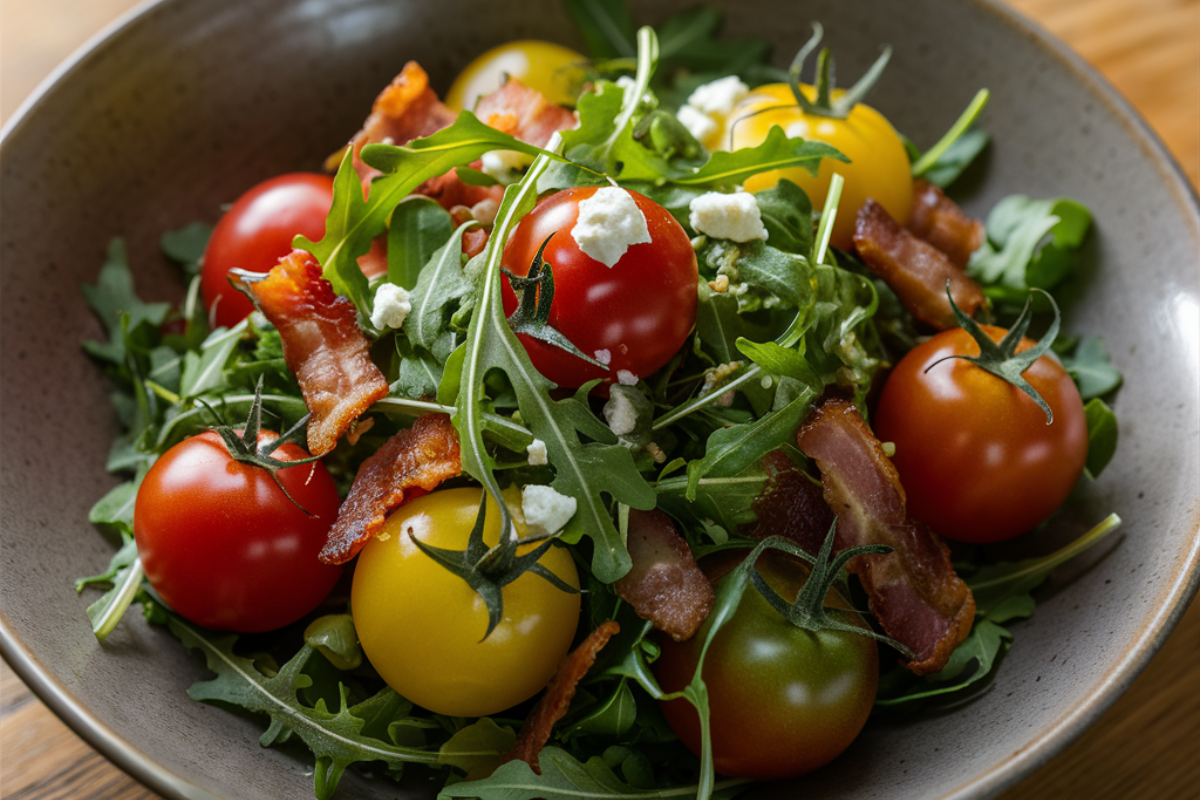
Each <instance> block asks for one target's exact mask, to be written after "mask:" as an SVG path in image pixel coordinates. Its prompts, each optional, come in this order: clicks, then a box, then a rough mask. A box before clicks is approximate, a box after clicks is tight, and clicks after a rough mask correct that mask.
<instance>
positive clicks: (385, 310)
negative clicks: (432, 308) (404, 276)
mask: <svg viewBox="0 0 1200 800" xmlns="http://www.w3.org/2000/svg"><path fill="white" fill-rule="evenodd" d="M410 311H412V302H411V301H410V300H409V296H408V290H407V289H405V288H404V287H403V286H397V285H396V284H394V283H382V284H380V285H379V288H378V289H376V290H375V303H374V304H373V305H372V307H371V324H372V325H374V326H375V327H376V328H378V329H379V330H381V331H382V330H387V329H388V328H393V329H394V328H399V327H400V326H401V325H403V324H404V320H405V319H406V318H407V317H408V312H410Z"/></svg>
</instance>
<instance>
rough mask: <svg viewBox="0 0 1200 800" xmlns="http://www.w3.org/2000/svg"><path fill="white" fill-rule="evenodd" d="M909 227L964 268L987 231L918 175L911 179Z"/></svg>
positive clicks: (952, 261) (959, 266)
mask: <svg viewBox="0 0 1200 800" xmlns="http://www.w3.org/2000/svg"><path fill="white" fill-rule="evenodd" d="M908 229H909V230H910V231H912V232H913V233H914V234H916V235H917V236H918V237H920V238H921V239H924V240H925V241H927V242H929V243H930V244H931V245H933V246H934V247H936V248H937V249H938V250H941V251H942V252H943V253H945V255H946V258H948V259H950V263H951V264H953V265H954V266H955V267H957V268H958V269H960V270H962V269H966V268H967V261H969V260H970V258H971V253H974V252H975V251H976V250H978V249H979V246H980V245H982V244H983V237H984V236H985V235H986V230H985V229H984V227H983V223H982V222H980V221H979V220H977V219H973V218H971V217H968V216H967V215H966V214H964V213H963V210H962V209H961V208H959V207H958V203H955V202H954V201H953V200H951V199H950V198H949V197H946V195H945V194H944V193H943V192H942V190H941V189H939V188H938V187H937V186H934V185H933V184H932V183H930V182H929V181H926V180H920V179H918V180H916V181H913V204H912V215H911V216H910V217H909V218H908ZM955 302H957V301H955Z"/></svg>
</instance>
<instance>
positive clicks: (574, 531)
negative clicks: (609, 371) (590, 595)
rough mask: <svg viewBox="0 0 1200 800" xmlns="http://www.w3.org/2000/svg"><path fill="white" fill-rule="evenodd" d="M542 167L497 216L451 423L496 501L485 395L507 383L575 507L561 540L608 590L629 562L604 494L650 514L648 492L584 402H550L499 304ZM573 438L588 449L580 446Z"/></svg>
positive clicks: (539, 164) (466, 462)
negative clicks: (586, 541)
mask: <svg viewBox="0 0 1200 800" xmlns="http://www.w3.org/2000/svg"><path fill="white" fill-rule="evenodd" d="M548 164H549V159H548V158H546V157H539V158H537V159H536V160H535V161H534V163H533V165H532V166H531V167H530V168H529V171H528V173H526V176H525V178H523V179H522V180H521V181H520V182H519V183H516V184H514V185H512V186H510V187H509V188H508V190H507V191H506V192H505V193H504V200H503V202H502V203H501V204H500V210H499V211H498V212H497V215H496V224H495V227H494V229H493V231H492V235H491V237H490V238H489V240H488V246H487V250H486V251H485V254H486V265H485V268H484V270H485V271H484V274H483V277H482V283H481V285H480V287H479V289H478V292H479V294H478V300H477V307H476V309H475V312H474V316H473V317H472V319H471V327H470V330H469V332H468V336H467V342H466V345H465V348H464V356H463V362H462V371H461V374H460V375H459V376H458V385H459V386H460V387H461V388H460V389H459V391H458V393H457V399H456V407H457V412H456V414H455V417H454V423H455V427H456V428H457V429H458V432H459V436H460V438H461V439H462V454H463V469H464V470H465V471H466V472H468V473H469V474H470V475H471V476H472V477H474V478H475V479H476V480H478V481H479V482H480V483H482V484H483V485H484V487H485V488H487V490H488V491H489V492H490V493H491V494H493V496H495V497H497V498H498V497H499V495H500V490H499V484H498V483H497V481H496V478H495V475H494V474H493V470H494V469H495V462H494V461H493V459H492V458H491V456H489V455H488V454H487V451H486V450H485V448H484V443H483V437H484V428H485V423H484V413H483V412H484V392H485V389H486V386H487V383H486V381H487V376H488V374H489V373H491V372H493V371H498V372H500V373H502V374H503V375H504V376H505V377H506V378H507V380H508V382H509V383H510V384H511V386H512V388H513V391H514V392H515V394H516V396H517V402H518V405H519V407H520V410H521V416H522V417H523V418H524V419H525V420H526V421H527V422H528V424H529V427H530V429H531V430H532V432H533V435H534V436H535V437H536V438H538V439H541V440H542V441H543V442H545V443H546V450H547V453H548V457H549V462H550V464H551V465H552V466H553V467H554V470H555V478H554V480H553V481H552V482H551V484H550V485H551V486H552V487H553V488H554V489H555V490H556V491H558V492H560V493H562V494H565V495H569V496H571V497H574V498H575V499H576V500H577V501H578V504H579V507H578V510H577V511H576V513H575V515H574V516H573V517H572V518H571V521H570V523H568V525H567V530H566V533H565V534H564V536H565V538H566V540H567V541H573V540H574V541H577V540H578V538H579V537H581V536H588V537H589V538H591V539H592V540H593V542H594V543H595V548H594V551H593V555H592V571H593V572H594V573H595V574H596V576H597V577H598V578H600V579H601V580H603V581H605V582H607V583H611V582H612V581H614V580H616V579H617V578H619V577H620V576H621V575H624V574H625V573H626V572H627V571H628V570H629V567H630V564H631V562H630V559H629V552H628V551H627V550H626V548H625V543H624V541H623V540H622V538H621V535H620V532H619V531H618V530H617V528H616V525H615V524H614V523H613V520H612V514H611V512H610V511H609V509H608V507H607V505H606V503H605V495H608V496H611V497H612V498H613V499H614V500H616V501H618V502H622V503H625V504H626V505H629V506H631V507H633V508H641V509H649V508H653V507H654V492H653V491H652V490H651V489H650V487H649V486H648V485H647V484H646V482H645V481H644V480H643V479H642V477H641V475H640V474H639V473H638V471H637V468H636V466H635V465H634V462H633V457H632V456H631V455H630V453H629V451H628V450H627V449H626V448H624V447H622V446H621V445H620V444H617V443H616V442H615V441H614V440H615V437H613V435H612V432H611V431H609V429H608V428H607V426H605V425H604V424H603V423H601V422H600V421H599V420H597V419H596V417H595V416H594V415H593V414H592V413H591V411H590V409H588V407H587V405H586V404H585V403H584V402H583V400H581V399H579V398H568V399H565V400H559V401H555V400H553V399H552V398H551V397H550V395H549V393H548V390H549V388H550V384H549V382H548V381H547V380H546V379H545V378H543V377H542V376H541V374H540V373H538V371H537V370H536V369H534V367H533V364H532V363H531V362H530V361H529V356H528V354H527V353H526V352H525V348H524V346H522V345H521V343H520V341H518V340H517V338H516V336H515V335H514V334H513V332H512V330H511V329H510V328H509V326H508V321H507V319H506V318H505V315H504V307H503V305H502V302H501V298H500V277H501V276H500V257H501V250H502V245H503V242H505V241H506V240H507V238H508V235H509V232H510V231H511V230H512V229H513V228H514V227H515V226H516V224H517V222H518V221H519V220H520V218H521V217H522V216H524V214H525V213H527V212H528V210H529V209H530V208H532V207H533V204H534V201H535V200H536V197H537V188H536V187H537V181H538V178H539V176H540V174H541V172H542V171H543V170H544V169H545V168H546V166H547V165H548ZM441 396H442V392H441V390H440V389H439V397H441ZM580 434H583V435H586V436H588V437H589V438H591V439H593V440H594V442H593V443H592V444H587V445H585V444H584V443H582V442H581V441H580V438H579V435H580ZM499 505H500V509H501V513H502V514H503V515H504V516H505V520H504V526H503V529H505V530H507V529H510V528H511V521H510V519H509V518H508V511H507V506H506V505H505V504H504V503H503V502H500V503H499Z"/></svg>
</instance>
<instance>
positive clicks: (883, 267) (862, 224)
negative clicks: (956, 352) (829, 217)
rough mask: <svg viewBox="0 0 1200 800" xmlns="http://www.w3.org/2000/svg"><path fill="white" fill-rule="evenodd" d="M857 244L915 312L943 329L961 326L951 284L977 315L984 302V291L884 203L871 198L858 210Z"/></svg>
mask: <svg viewBox="0 0 1200 800" xmlns="http://www.w3.org/2000/svg"><path fill="white" fill-rule="evenodd" d="M854 246H855V248H856V249H857V250H858V255H859V257H860V258H861V259H862V261H863V263H864V264H866V266H867V268H868V269H870V270H871V271H872V272H874V273H875V274H876V275H878V276H879V277H881V278H883V280H884V282H885V283H887V285H888V286H890V287H891V289H892V291H894V292H895V293H896V296H897V297H899V298H900V302H901V303H903V304H904V307H905V308H907V309H908V310H909V313H911V314H912V315H913V316H914V317H916V318H917V319H918V320H920V321H921V322H924V323H925V324H927V325H931V326H933V327H934V328H937V329H938V330H947V329H949V328H954V327H957V325H958V323H957V322H956V321H955V319H954V312H953V311H952V310H951V308H950V301H949V300H948V299H947V298H946V284H947V283H949V284H950V294H951V296H952V297H953V298H954V303H955V305H957V306H958V307H959V308H961V309H962V310H963V312H964V313H966V315H967V316H973V315H974V314H975V312H976V311H977V310H978V309H979V307H980V306H981V305H983V300H984V298H983V292H982V291H981V290H980V288H979V286H978V285H976V283H975V281H973V280H971V279H970V278H968V277H967V276H966V274H965V273H963V271H962V270H960V269H958V268H957V267H955V266H954V264H952V263H951V262H950V259H949V258H947V257H946V255H945V254H944V253H943V252H942V251H941V250H938V249H937V248H936V247H934V246H933V245H931V244H929V243H928V242H926V241H924V240H922V239H919V238H917V236H916V235H915V234H913V233H912V232H911V231H909V230H907V229H906V228H903V227H901V226H900V224H899V223H898V222H896V221H895V220H894V219H892V217H891V215H890V214H888V212H887V211H886V210H885V209H884V207H883V206H881V205H879V204H878V203H876V202H875V201H874V200H867V202H866V203H864V204H863V207H862V208H861V209H859V211H858V219H857V220H856V221H855V226H854Z"/></svg>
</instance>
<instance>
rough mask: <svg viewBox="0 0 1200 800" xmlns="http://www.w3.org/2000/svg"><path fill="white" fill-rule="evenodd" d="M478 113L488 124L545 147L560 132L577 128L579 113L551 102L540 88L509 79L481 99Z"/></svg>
mask: <svg viewBox="0 0 1200 800" xmlns="http://www.w3.org/2000/svg"><path fill="white" fill-rule="evenodd" d="M475 116H477V117H479V120H480V121H481V122H482V123H483V124H484V125H487V126H488V127H491V128H495V129H496V130H498V131H501V132H502V133H507V134H509V135H510V136H513V137H514V138H517V139H520V140H521V141H522V142H525V143H527V144H532V145H537V146H538V147H545V146H546V143H547V142H549V141H550V137H551V136H553V135H554V134H555V132H557V131H563V130H567V129H569V128H574V127H575V124H576V121H575V112H573V111H570V110H569V109H567V108H564V107H563V106H560V105H558V104H557V103H551V102H550V101H549V100H547V99H546V97H545V95H543V94H542V93H541V92H539V91H538V90H537V89H532V88H530V87H529V86H526V85H525V84H523V83H521V81H519V80H517V79H516V78H509V79H508V80H507V81H505V82H504V85H503V86H501V87H500V88H499V89H497V90H496V91H494V92H492V93H491V94H488V95H485V96H484V97H481V98H480V99H479V102H478V103H477V104H476V105H475Z"/></svg>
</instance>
